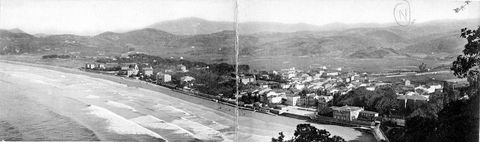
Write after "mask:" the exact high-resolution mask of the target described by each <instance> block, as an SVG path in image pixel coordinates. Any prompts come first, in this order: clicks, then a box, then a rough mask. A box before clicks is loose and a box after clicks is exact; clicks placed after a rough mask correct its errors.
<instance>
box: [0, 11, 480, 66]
mask: <svg viewBox="0 0 480 142" xmlns="http://www.w3.org/2000/svg"><path fill="white" fill-rule="evenodd" d="M179 21H180V22H179ZM178 23H183V24H178ZM195 23H200V24H201V25H202V26H198V27H197V28H196V31H192V29H191V28H182V27H184V26H188V25H190V26H191V25H192V24H195ZM479 23H480V22H478V20H477V19H475V20H448V21H432V22H427V23H420V24H414V25H411V26H407V27H401V26H386V25H385V24H384V25H380V24H378V25H375V24H372V25H370V26H371V27H369V26H367V27H361V28H358V27H357V26H359V25H361V24H357V25H345V26H339V27H335V26H334V25H326V26H332V29H335V30H323V29H321V27H318V26H312V25H307V24H279V23H268V22H247V23H241V24H242V25H243V26H241V29H240V32H242V31H243V32H246V33H249V34H241V36H240V37H239V38H240V56H241V57H242V58H243V59H257V58H258V59H261V60H262V61H265V62H266V61H269V63H270V64H280V63H282V62H285V61H282V60H276V58H278V57H285V58H289V57H310V58H314V59H316V58H322V59H325V60H334V59H336V60H338V59H346V60H356V59H381V60H385V61H387V60H398V59H412V60H415V62H423V61H425V60H432V62H438V61H447V60H451V59H452V58H453V57H455V56H456V55H458V54H459V53H460V52H461V49H462V47H463V44H464V43H465V40H464V39H461V38H459V35H458V33H459V31H460V29H461V28H463V27H470V28H474V27H475V26H476V25H479ZM219 25H220V26H219ZM338 25H341V24H338ZM387 25H388V24H387ZM173 26H177V28H169V27H173ZM230 26H232V25H231V23H229V22H212V21H206V20H202V19H198V18H185V19H180V20H175V21H166V22H162V23H160V24H159V23H157V24H154V25H153V26H152V28H145V29H139V30H133V31H129V32H124V33H115V32H104V33H101V34H98V35H95V36H77V35H68V34H66V35H44V36H33V35H30V34H27V33H24V32H18V31H21V30H15V31H9V30H0V54H24V53H29V54H50V53H59V54H60V53H61V54H78V55H84V56H98V55H100V56H103V55H105V56H114V55H119V54H120V53H124V52H127V51H131V50H135V51H139V52H145V53H148V54H151V55H159V56H163V57H184V58H185V59H188V60H196V61H203V62H233V59H234V47H233V45H234V41H235V37H234V36H235V34H234V31H232V30H224V29H228V28H230ZM153 27H155V28H153ZM342 27H346V28H342ZM351 27H357V28H351ZM158 28H165V29H166V30H159V29H158ZM167 30H170V31H167ZM16 31H17V32H16ZM212 31H216V32H213V33H210V32H212ZM273 31H275V32H273ZM195 33H196V34H195ZM191 34H195V35H191ZM299 60H307V59H306V58H305V59H303V58H300V59H299ZM325 60H322V62H326V61H325ZM270 61H271V62H270ZM299 62H301V61H299Z"/></svg>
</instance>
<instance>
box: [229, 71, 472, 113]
mask: <svg viewBox="0 0 480 142" xmlns="http://www.w3.org/2000/svg"><path fill="white" fill-rule="evenodd" d="M272 76H280V77H281V78H282V80H283V82H279V81H272ZM368 76H369V75H368V74H367V73H356V72H342V71H341V69H340V68H338V69H335V70H327V69H326V67H323V68H319V69H314V70H309V71H302V70H296V69H295V68H290V69H283V70H280V71H271V72H266V73H265V72H260V73H256V74H253V75H240V81H241V82H242V83H243V84H245V85H248V84H250V85H253V86H254V87H253V89H252V87H250V88H249V89H246V90H241V91H242V92H240V96H239V97H243V96H253V97H258V98H259V99H258V100H259V102H241V104H249V103H259V104H260V105H257V106H268V107H270V108H277V109H282V107H287V108H292V106H293V107H294V108H298V109H306V108H315V109H316V112H315V113H316V114H320V115H322V114H328V113H332V112H333V117H334V118H337V119H342V120H350V121H351V120H357V118H361V119H360V120H373V118H375V117H378V116H379V114H378V113H377V112H373V111H367V110H364V109H363V108H360V107H356V106H342V107H335V106H332V103H331V102H332V100H333V99H334V97H333V96H334V95H335V94H337V95H345V94H347V93H348V92H349V91H351V90H353V89H356V88H359V87H365V89H366V90H368V91H375V90H376V89H377V88H380V87H383V86H388V87H393V88H395V91H396V93H397V101H399V102H401V103H402V104H404V107H405V108H407V107H416V106H419V104H420V103H425V102H428V101H429V98H430V96H431V95H432V94H433V93H436V92H442V91H443V90H444V89H445V88H444V86H446V84H452V83H451V82H452V81H448V80H447V81H444V80H443V81H437V82H428V83H426V84H419V83H412V82H411V81H409V80H403V81H402V82H401V83H400V84H399V83H391V82H390V83H385V82H382V81H377V80H375V79H371V78H369V77H368ZM448 82H450V83H448ZM460 82H462V81H460ZM463 82H465V81H463ZM455 84H457V86H459V85H458V84H462V83H459V81H458V80H457V82H456V83H455ZM463 84H465V83H463ZM449 86H452V85H449ZM460 86H462V85H460ZM463 86H465V85H463Z"/></svg>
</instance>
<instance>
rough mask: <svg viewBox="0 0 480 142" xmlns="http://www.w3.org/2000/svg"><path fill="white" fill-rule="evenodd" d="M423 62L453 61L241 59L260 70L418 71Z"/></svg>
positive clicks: (432, 64)
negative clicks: (292, 68)
mask: <svg viewBox="0 0 480 142" xmlns="http://www.w3.org/2000/svg"><path fill="white" fill-rule="evenodd" d="M422 62H423V63H425V64H427V66H428V67H429V68H434V67H437V66H441V65H446V66H449V64H451V63H452V61H435V60H426V59H418V58H382V59H350V58H325V57H309V56H305V57H302V56H296V57H294V56H275V57H273V56H272V57H251V56H248V57H242V58H241V59H240V63H241V64H249V65H250V66H251V68H256V69H259V70H278V69H285V68H291V67H296V68H300V69H309V68H316V67H321V66H327V67H328V68H342V69H343V70H344V71H360V72H391V71H417V70H418V67H417V66H418V65H420V64H421V63H422Z"/></svg>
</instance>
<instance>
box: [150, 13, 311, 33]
mask: <svg viewBox="0 0 480 142" xmlns="http://www.w3.org/2000/svg"><path fill="white" fill-rule="evenodd" d="M239 27H240V28H239V32H240V33H241V34H253V33H261V32H296V31H317V30H320V27H318V26H315V25H309V24H303V23H299V24H283V23H275V22H242V23H239ZM147 28H154V29H158V30H163V31H166V32H170V33H173V34H178V35H197V34H211V33H216V32H221V31H233V30H234V23H233V22H220V21H209V20H204V19H200V18H195V17H190V18H182V19H177V20H170V21H162V22H158V23H155V24H153V25H150V26H147Z"/></svg>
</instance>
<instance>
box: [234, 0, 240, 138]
mask: <svg viewBox="0 0 480 142" xmlns="http://www.w3.org/2000/svg"><path fill="white" fill-rule="evenodd" d="M238 1H239V0H235V10H234V18H235V26H234V27H235V33H234V34H235V45H234V47H235V142H238V132H239V131H238V130H239V127H240V126H239V123H238V122H239V121H238V117H239V115H238V109H239V108H238V94H239V92H238V85H239V81H240V80H239V76H238V73H239V72H238V53H239V38H238V22H239V21H238Z"/></svg>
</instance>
